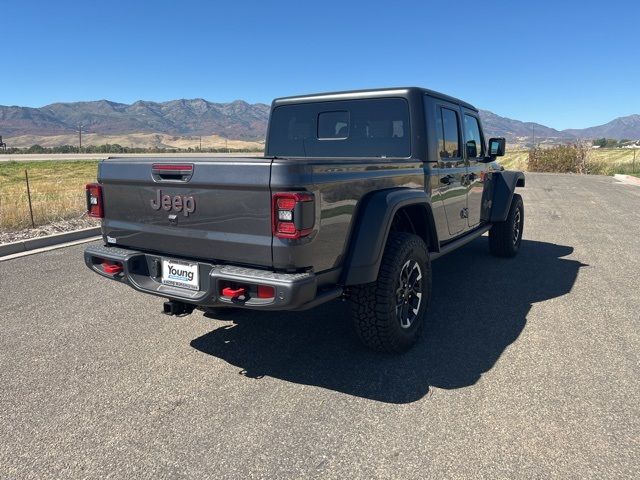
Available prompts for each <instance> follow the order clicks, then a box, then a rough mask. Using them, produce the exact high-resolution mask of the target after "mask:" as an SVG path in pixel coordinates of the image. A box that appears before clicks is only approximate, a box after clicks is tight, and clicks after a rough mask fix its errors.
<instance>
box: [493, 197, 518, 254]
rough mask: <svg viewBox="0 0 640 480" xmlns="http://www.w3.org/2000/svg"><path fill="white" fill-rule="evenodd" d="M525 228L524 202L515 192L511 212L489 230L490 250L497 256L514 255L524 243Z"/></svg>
mask: <svg viewBox="0 0 640 480" xmlns="http://www.w3.org/2000/svg"><path fill="white" fill-rule="evenodd" d="M523 230H524V203H523V202H522V197H521V196H520V195H518V194H517V193H515V194H514V195H513V199H512V200H511V207H510V208H509V214H508V215H507V219H506V220H505V221H504V222H497V223H494V224H493V226H492V227H491V230H489V250H491V253H492V254H493V255H495V256H496V257H514V256H515V255H516V254H517V253H518V250H520V244H521V243H522V232H523Z"/></svg>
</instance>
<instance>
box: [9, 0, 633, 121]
mask: <svg viewBox="0 0 640 480" xmlns="http://www.w3.org/2000/svg"><path fill="white" fill-rule="evenodd" d="M0 15H1V18H2V27H1V30H0V38H2V42H1V45H2V47H3V48H1V49H0V58H1V61H2V64H3V66H2V70H3V72H2V74H1V75H0V104H2V105H25V106H36V107H37V106H43V105H46V104H49V103H53V102H59V101H78V100H97V99H102V98H106V99H109V100H114V101H118V102H126V103H130V102H133V101H135V100H139V99H144V100H156V101H163V100H171V99H175V98H196V97H202V98H206V99H207V100H211V101H229V100H234V99H239V98H240V99H244V100H247V101H250V102H265V103H269V102H270V101H271V100H272V99H273V98H274V97H277V96H285V95H293V94H303V93H312V92H321V91H330V90H348V89H355V88H369V87H381V86H404V85H417V86H424V87H428V88H432V89H434V90H439V91H442V92H445V93H448V94H451V95H454V96H458V97H461V98H463V99H464V100H467V101H469V102H471V103H473V104H474V105H476V106H477V107H479V108H484V109H488V110H492V111H494V112H495V113H498V114H500V115H503V116H508V117H511V118H516V119H519V120H525V121H536V122H540V123H543V124H545V125H549V126H551V127H555V128H560V129H562V128H582V127H587V126H592V125H596V124H601V123H605V122H607V121H609V120H611V119H613V118H614V117H617V116H623V115H629V114H632V113H640V2H639V1H637V0H635V1H631V0H627V1H622V0H620V1H618V0H609V1H607V2H593V1H590V0H586V1H566V2H565V1H562V0H555V1H553V2H551V1H535V0H532V1H527V2H520V1H516V0H514V1H511V2H509V1H502V2H500V1H486V2H482V1H462V0H461V1H452V0H441V1H438V2H432V1H406V2H403V1H397V0H395V1H392V0H389V1H386V2H374V1H369V2H349V1H347V0H342V1H332V0H323V1H310V0H307V1H305V0H298V1H293V2H289V1H286V2H285V1H282V2H276V1H273V2H269V1H266V0H265V1H243V0H235V1H223V2H214V1H209V2H207V1H191V0H181V1H165V0H153V1H148V2H141V1H135V0H129V1H120V0H109V1H99V2H97V1H96V2H94V1H91V0H84V1H75V2H70V1H65V0H56V1H29V0H22V1H14V0H3V1H0Z"/></svg>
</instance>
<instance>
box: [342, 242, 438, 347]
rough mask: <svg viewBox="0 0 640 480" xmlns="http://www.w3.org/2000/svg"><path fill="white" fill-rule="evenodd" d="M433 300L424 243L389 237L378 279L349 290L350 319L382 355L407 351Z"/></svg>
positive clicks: (362, 335)
mask: <svg viewBox="0 0 640 480" xmlns="http://www.w3.org/2000/svg"><path fill="white" fill-rule="evenodd" d="M430 297H431V264H430V261H429V252H428V250H427V246H426V244H425V243H424V241H423V240H422V239H421V238H420V237H418V236H417V235H412V234H409V233H404V232H392V233H390V234H389V239H388V240H387V245H386V247H385V251H384V255H383V257H382V262H381V264H380V271H379V272H378V278H377V280H376V281H375V282H373V283H368V284H365V285H357V286H355V287H352V288H351V290H350V296H349V300H350V304H351V317H352V320H353V325H354V327H355V330H356V333H357V335H358V337H359V339H360V341H361V342H362V343H363V344H364V345H366V346H367V347H369V348H371V349H373V350H377V351H382V352H394V353H398V352H404V351H406V350H408V349H409V348H410V347H411V346H413V344H415V343H416V341H417V340H418V338H419V336H420V333H421V332H422V330H423V328H424V324H425V319H424V317H425V311H426V309H427V305H428V303H429V300H430Z"/></svg>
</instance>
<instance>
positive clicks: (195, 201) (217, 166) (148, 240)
mask: <svg viewBox="0 0 640 480" xmlns="http://www.w3.org/2000/svg"><path fill="white" fill-rule="evenodd" d="M270 172H271V159H270V158H264V157H252V158H250V157H243V158H238V157H227V158H214V157H212V158H186V159H185V158H170V157H166V158H110V159H107V160H105V161H104V162H101V164H100V167H99V170H98V180H99V182H100V183H101V184H102V191H103V201H104V215H105V218H104V221H103V233H104V235H105V236H106V237H107V242H108V243H109V244H115V245H120V246H126V247H132V248H136V249H140V250H147V251H155V252H158V253H161V254H165V255H175V256H183V257H190V258H201V259H207V260H213V261H220V262H233V263H239V264H246V265H256V266H265V267H270V266H272V256H271V192H270V190H269V180H270Z"/></svg>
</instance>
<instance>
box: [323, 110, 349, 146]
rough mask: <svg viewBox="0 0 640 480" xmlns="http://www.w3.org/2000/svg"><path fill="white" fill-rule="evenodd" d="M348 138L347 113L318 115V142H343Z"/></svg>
mask: <svg viewBox="0 0 640 480" xmlns="http://www.w3.org/2000/svg"><path fill="white" fill-rule="evenodd" d="M348 137H349V112H345V111H342V112H321V113H319V114H318V139H319V140H344V139H346V138H348Z"/></svg>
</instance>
